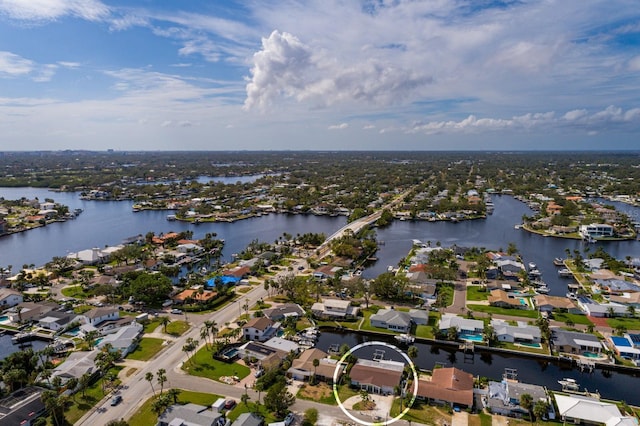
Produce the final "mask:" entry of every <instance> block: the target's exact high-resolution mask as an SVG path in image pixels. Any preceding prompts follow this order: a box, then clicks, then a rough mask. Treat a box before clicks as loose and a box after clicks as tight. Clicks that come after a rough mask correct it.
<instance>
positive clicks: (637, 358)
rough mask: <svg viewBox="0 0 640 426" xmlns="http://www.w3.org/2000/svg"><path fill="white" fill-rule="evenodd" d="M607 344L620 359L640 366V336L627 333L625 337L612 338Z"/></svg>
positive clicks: (609, 338)
mask: <svg viewBox="0 0 640 426" xmlns="http://www.w3.org/2000/svg"><path fill="white" fill-rule="evenodd" d="M607 343H608V344H609V346H610V347H611V349H612V350H613V351H614V352H615V353H616V354H617V355H618V356H620V357H622V358H624V359H627V360H630V361H632V362H633V363H634V364H635V365H636V366H638V365H640V334H630V333H625V334H624V336H610V337H608V339H607Z"/></svg>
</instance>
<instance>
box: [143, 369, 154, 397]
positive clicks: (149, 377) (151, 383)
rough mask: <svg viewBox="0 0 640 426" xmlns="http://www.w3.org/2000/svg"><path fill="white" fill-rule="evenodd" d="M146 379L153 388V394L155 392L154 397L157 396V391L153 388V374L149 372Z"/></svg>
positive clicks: (145, 376)
mask: <svg viewBox="0 0 640 426" xmlns="http://www.w3.org/2000/svg"><path fill="white" fill-rule="evenodd" d="M144 379H145V380H146V381H147V382H149V385H150V386H151V392H153V396H156V390H155V389H154V388H153V373H152V372H151V371H149V372H148V373H147V374H145V375H144Z"/></svg>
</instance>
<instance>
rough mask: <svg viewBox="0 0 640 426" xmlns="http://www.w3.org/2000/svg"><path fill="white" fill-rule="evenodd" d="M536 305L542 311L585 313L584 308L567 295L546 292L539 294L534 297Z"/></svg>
mask: <svg viewBox="0 0 640 426" xmlns="http://www.w3.org/2000/svg"><path fill="white" fill-rule="evenodd" d="M533 300H534V302H535V305H536V306H537V307H538V310H539V311H540V312H552V311H558V312H568V313H570V314H583V313H584V312H582V310H581V309H580V308H579V307H578V306H577V305H576V304H575V303H574V302H573V300H571V299H568V298H566V297H559V296H549V295H546V294H538V295H536V296H534V297H533Z"/></svg>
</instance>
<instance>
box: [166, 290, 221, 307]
mask: <svg viewBox="0 0 640 426" xmlns="http://www.w3.org/2000/svg"><path fill="white" fill-rule="evenodd" d="M216 296H218V293H217V292H215V291H211V290H205V289H203V288H202V287H201V288H188V289H186V290H183V291H181V292H180V293H178V294H176V295H175V296H173V297H172V298H171V300H173V302H174V303H178V304H182V303H193V302H199V303H207V302H210V301H211V300H213V299H215V298H216Z"/></svg>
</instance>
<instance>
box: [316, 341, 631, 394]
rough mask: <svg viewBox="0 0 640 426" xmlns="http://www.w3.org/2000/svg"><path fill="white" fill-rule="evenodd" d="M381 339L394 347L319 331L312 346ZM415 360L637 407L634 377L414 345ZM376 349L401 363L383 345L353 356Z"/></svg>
mask: <svg viewBox="0 0 640 426" xmlns="http://www.w3.org/2000/svg"><path fill="white" fill-rule="evenodd" d="M375 340H382V341H385V342H387V343H391V344H393V345H395V342H394V339H392V338H388V339H384V338H383V339H380V338H379V337H375V338H373V337H371V338H370V337H367V336H364V335H360V334H355V333H337V332H322V333H321V334H320V338H319V339H318V344H317V345H316V347H318V348H319V349H322V350H324V351H327V350H328V349H329V347H330V346H331V345H332V344H338V345H341V344H343V343H346V344H347V345H349V346H350V347H354V346H355V345H357V344H360V343H363V342H366V341H375ZM416 346H417V347H418V357H417V358H416V360H415V363H416V366H417V367H419V368H421V369H426V370H432V369H433V368H434V366H435V365H436V364H441V365H444V366H446V367H456V368H459V369H461V370H464V371H466V372H468V373H471V374H473V375H474V376H484V377H488V378H490V379H492V380H500V379H501V378H502V374H503V373H504V372H505V368H515V369H516V370H517V372H518V380H520V381H522V382H524V383H533V384H537V385H540V386H546V387H547V388H548V389H550V390H561V388H562V387H561V386H560V385H559V384H558V380H561V379H563V378H565V377H570V378H573V379H575V380H576V382H578V384H580V387H581V390H584V388H585V387H586V388H587V389H588V390H589V391H590V392H595V391H596V390H597V391H599V392H600V394H601V395H602V397H603V398H607V399H614V400H623V401H626V402H627V403H629V404H632V405H640V395H639V394H636V393H635V392H630V391H629V389H633V388H634V387H635V386H638V383H639V382H638V375H629V374H621V373H616V372H613V371H603V370H595V371H594V372H592V373H586V372H585V373H581V372H580V371H579V370H572V369H570V368H569V367H568V365H566V364H559V363H552V362H548V361H542V360H534V359H526V358H521V357H515V356H506V355H503V354H498V353H490V352H482V351H479V350H476V353H475V354H474V356H473V359H471V358H465V356H464V354H462V353H461V352H458V351H456V350H455V348H453V347H448V346H439V345H431V344H423V343H417V344H416ZM376 349H382V350H384V351H385V353H384V357H385V359H393V360H395V361H402V362H404V358H402V356H401V355H399V354H397V353H396V352H395V351H392V350H389V349H388V348H385V347H384V346H366V347H364V348H360V349H358V350H357V351H356V352H355V353H354V355H355V356H357V357H359V358H371V357H373V353H374V351H375V350H376Z"/></svg>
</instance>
